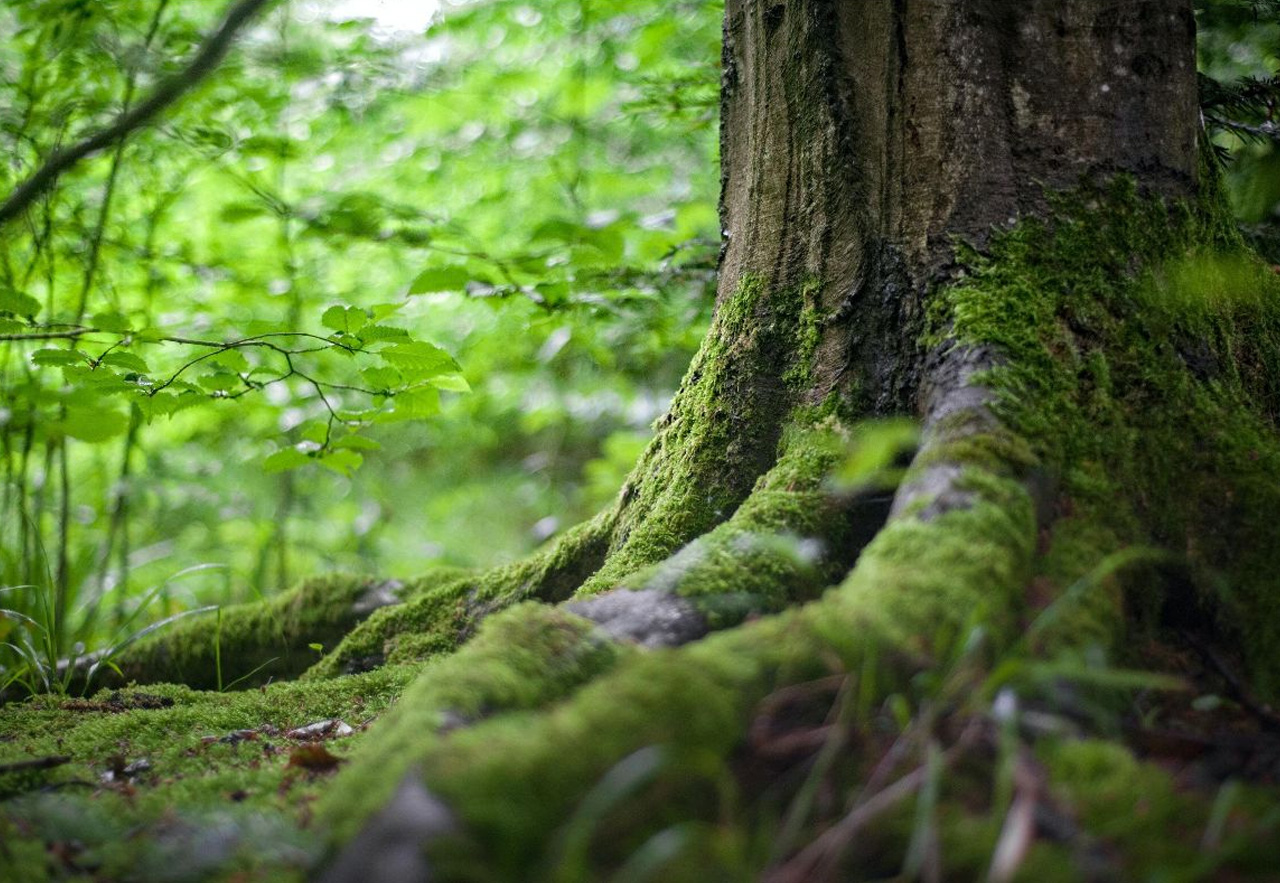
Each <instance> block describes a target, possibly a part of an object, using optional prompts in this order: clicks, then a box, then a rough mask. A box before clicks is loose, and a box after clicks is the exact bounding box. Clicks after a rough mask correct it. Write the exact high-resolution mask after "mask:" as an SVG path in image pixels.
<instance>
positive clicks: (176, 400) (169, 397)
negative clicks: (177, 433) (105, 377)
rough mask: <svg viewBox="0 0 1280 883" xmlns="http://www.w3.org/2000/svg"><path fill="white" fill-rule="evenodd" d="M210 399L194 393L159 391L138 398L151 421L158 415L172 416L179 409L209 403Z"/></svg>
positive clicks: (139, 404) (140, 405) (183, 409)
mask: <svg viewBox="0 0 1280 883" xmlns="http://www.w3.org/2000/svg"><path fill="white" fill-rule="evenodd" d="M208 401H209V400H208V399H207V398H205V397H204V396H202V395H197V394H194V393H189V392H188V393H183V394H182V395H173V394H172V393H168V392H159V393H156V394H155V395H151V396H145V397H143V398H141V399H139V400H138V407H139V408H141V409H142V413H143V416H145V417H146V418H147V421H148V422H150V421H152V420H154V419H155V418H157V417H172V416H173V415H174V414H177V413H178V412H179V411H185V410H187V409H188V408H194V407H197V406H198V405H203V404H206V403H208Z"/></svg>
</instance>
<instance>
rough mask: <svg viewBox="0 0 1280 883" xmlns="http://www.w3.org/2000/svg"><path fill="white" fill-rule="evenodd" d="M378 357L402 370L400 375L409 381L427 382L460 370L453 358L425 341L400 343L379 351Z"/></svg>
mask: <svg viewBox="0 0 1280 883" xmlns="http://www.w3.org/2000/svg"><path fill="white" fill-rule="evenodd" d="M378 355H379V356H381V357H382V358H383V359H385V360H386V361H387V362H389V363H391V365H393V366H394V367H396V368H398V369H400V373H401V374H403V375H404V376H405V378H406V379H407V380H426V379H427V378H429V377H438V376H440V375H441V374H452V373H456V372H457V371H458V370H459V369H458V363H457V362H455V361H454V360H453V356H451V355H449V354H448V353H447V352H445V351H444V350H442V349H441V348H440V347H438V346H436V345H435V344H432V343H427V342H426V341H425V340H415V341H413V342H412V343H398V344H396V345H395V346H391V347H387V348H386V349H384V350H379V351H378Z"/></svg>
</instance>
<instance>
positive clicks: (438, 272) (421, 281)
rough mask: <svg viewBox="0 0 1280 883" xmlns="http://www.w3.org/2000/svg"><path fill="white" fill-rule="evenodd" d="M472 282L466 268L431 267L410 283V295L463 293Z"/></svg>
mask: <svg viewBox="0 0 1280 883" xmlns="http://www.w3.org/2000/svg"><path fill="white" fill-rule="evenodd" d="M470 280H471V274H470V273H468V272H467V270H466V268H465V267H457V266H452V267H431V268H429V269H426V270H423V271H422V272H421V273H419V274H418V275H417V276H416V277H415V278H414V280H413V281H412V282H410V283H409V293H410V294H430V293H431V292H435V291H461V290H462V289H463V288H464V287H465V286H466V284H467V282H469V281H470Z"/></svg>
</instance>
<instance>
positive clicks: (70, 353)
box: [31, 349, 89, 365]
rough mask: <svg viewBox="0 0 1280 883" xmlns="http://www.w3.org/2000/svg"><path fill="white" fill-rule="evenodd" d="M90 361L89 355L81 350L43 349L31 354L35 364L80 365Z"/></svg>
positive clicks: (32, 361) (32, 362)
mask: <svg viewBox="0 0 1280 883" xmlns="http://www.w3.org/2000/svg"><path fill="white" fill-rule="evenodd" d="M88 361H89V357H88V356H86V355H85V354H84V353H82V352H80V351H79V350H62V349H43V350H36V351H35V352H34V353H32V354H31V364H33V365H80V364H84V363H87V362H88Z"/></svg>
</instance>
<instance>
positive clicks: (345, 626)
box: [97, 575, 416, 689]
mask: <svg viewBox="0 0 1280 883" xmlns="http://www.w3.org/2000/svg"><path fill="white" fill-rule="evenodd" d="M415 590H416V586H415V585H414V584H412V583H411V584H407V585H406V584H403V583H400V582H398V581H396V580H376V579H370V578H369V577H357V576H342V575H335V576H323V577H316V578H312V579H308V580H305V581H304V582H302V583H301V584H299V585H298V586H297V587H295V588H293V589H291V590H290V591H287V592H282V593H281V594H279V595H276V596H275V597H272V598H268V599H266V600H263V601H253V602H248V603H245V604H237V605H233V606H229V607H225V608H223V609H221V610H220V611H218V612H217V613H216V614H215V613H213V612H210V613H208V614H205V615H201V616H196V617H188V618H186V619H183V620H179V621H178V622H175V623H172V624H171V625H169V626H166V627H165V628H163V629H161V630H159V631H157V632H155V633H153V634H151V635H149V636H147V637H146V638H143V639H142V640H140V641H138V643H136V644H134V645H133V646H131V647H128V648H127V649H125V650H124V651H122V652H121V653H120V654H119V655H118V656H116V657H114V658H113V659H112V662H114V663H115V665H116V666H118V667H119V669H120V674H119V675H116V674H114V673H112V672H105V671H104V672H100V674H99V676H98V678H97V680H98V682H99V683H102V682H103V681H104V680H107V681H110V680H114V681H115V682H116V683H127V682H130V681H136V682H139V683H155V682H171V683H182V684H186V685H188V686H190V687H193V688H195V689H217V688H218V687H219V686H226V685H230V684H237V685H238V686H241V687H250V686H256V685H257V684H261V683H265V682H267V681H269V680H279V679H281V678H289V677H295V676H297V675H298V674H300V673H301V672H303V671H304V670H305V669H306V668H307V666H309V665H311V664H312V663H313V662H315V659H316V650H315V649H314V647H313V646H312V645H317V646H320V647H330V646H332V645H334V644H336V643H338V641H340V640H341V639H342V638H343V636H344V635H346V634H347V633H348V632H349V631H350V630H351V629H352V628H354V627H355V626H356V624H357V623H359V622H360V621H361V620H362V619H364V618H365V617H366V616H368V615H369V614H370V613H371V612H373V611H374V610H376V609H377V608H378V607H379V606H382V605H385V604H392V603H396V602H397V601H398V599H399V598H401V597H406V596H408V595H410V594H412V593H413V592H414V591H415Z"/></svg>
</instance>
